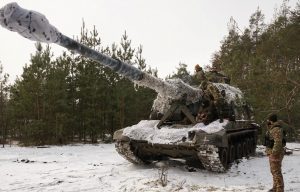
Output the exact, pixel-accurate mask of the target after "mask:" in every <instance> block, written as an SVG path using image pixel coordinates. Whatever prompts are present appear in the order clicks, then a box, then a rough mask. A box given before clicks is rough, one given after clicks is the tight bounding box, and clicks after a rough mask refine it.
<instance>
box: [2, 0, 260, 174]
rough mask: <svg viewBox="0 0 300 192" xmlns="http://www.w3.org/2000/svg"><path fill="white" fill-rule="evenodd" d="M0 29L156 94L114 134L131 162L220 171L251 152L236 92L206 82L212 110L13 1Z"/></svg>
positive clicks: (248, 122) (252, 139)
mask: <svg viewBox="0 0 300 192" xmlns="http://www.w3.org/2000/svg"><path fill="white" fill-rule="evenodd" d="M0 25H2V26H3V27H4V28H7V29H9V30H11V31H14V32H17V33H19V34H20V35H22V36H23V37H25V38H28V39H30V40H34V41H40V42H46V43H56V44H58V45H60V46H63V47H65V48H67V49H69V50H71V51H74V52H76V53H79V54H81V55H83V56H85V57H87V58H90V59H93V60H95V61H97V62H99V63H101V64H103V65H104V66H106V67H109V68H110V69H111V70H112V71H114V72H116V73H118V74H120V75H122V76H124V77H126V78H128V79H130V80H131V81H132V82H134V83H135V84H138V85H140V86H145V87H148V88H150V89H153V90H155V91H156V92H157V98H156V100H155V101H154V103H153V107H152V111H151V115H150V119H149V120H142V121H140V122H139V123H138V124H137V125H132V126H130V127H126V128H124V129H121V130H118V131H116V132H115V134H114V140H115V141H116V150H117V151H118V153H119V154H120V155H122V156H123V157H124V158H125V159H127V160H128V161H130V162H132V163H135V164H143V163H149V162H151V161H156V160H161V159H165V158H181V159H186V160H190V159H192V160H193V161H194V162H196V163H198V164H199V165H200V164H201V165H202V166H203V167H204V168H206V169H208V170H211V171H216V172H224V171H226V170H227V168H228V167H229V166H230V164H231V163H232V162H233V161H234V160H236V159H239V158H242V157H243V156H248V155H251V154H253V153H254V151H255V148H256V140H257V128H258V126H257V125H256V124H255V123H254V120H253V116H252V111H251V108H250V107H249V106H248V105H247V103H246V102H245V101H244V97H243V94H242V92H241V91H240V90H239V89H238V88H235V87H233V86H230V85H228V84H222V83H211V84H210V85H211V86H214V87H215V88H217V90H219V92H220V93H222V97H223V98H224V101H225V102H224V103H223V104H222V106H221V108H220V107H219V109H218V110H217V109H216V106H215V105H214V103H213V102H212V99H211V97H210V95H209V93H207V90H204V89H202V88H199V87H193V86H190V85H188V84H186V83H184V82H183V81H181V80H178V79H177V80H168V81H163V80H161V79H159V78H156V77H154V76H151V75H149V74H147V73H144V72H142V71H140V70H139V69H137V68H135V67H133V66H132V65H129V64H127V63H124V62H122V61H120V60H115V59H113V58H110V57H108V56H106V55H104V54H101V53H99V52H97V51H95V50H93V49H91V48H89V47H87V46H85V45H83V44H80V43H78V42H77V41H75V40H73V39H71V38H69V37H67V36H65V35H64V34H62V33H61V32H59V31H58V30H57V29H56V28H55V27H54V26H52V25H51V24H49V22H48V20H47V19H46V17H45V16H44V15H42V14H40V13H38V12H35V11H30V10H26V9H23V8H21V7H20V6H18V4H17V3H10V4H7V5H6V6H4V7H3V8H2V9H0ZM220 109H221V110H220ZM220 112H221V113H222V119H221V120H219V119H220Z"/></svg>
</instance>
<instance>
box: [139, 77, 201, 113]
mask: <svg viewBox="0 0 300 192" xmlns="http://www.w3.org/2000/svg"><path fill="white" fill-rule="evenodd" d="M135 83H136V84H138V85H141V86H145V87H149V88H151V89H153V90H155V91H156V92H157V93H158V95H157V98H156V99H155V101H154V103H153V106H152V108H153V110H156V111H158V112H160V113H163V114H164V113H165V112H166V111H167V110H168V109H169V108H170V105H171V103H172V102H173V101H174V100H183V101H184V102H185V104H191V103H194V102H197V101H199V99H201V98H202V96H203V92H202V90H201V89H196V88H194V87H191V86H190V85H188V84H186V83H184V82H183V81H182V80H180V79H169V80H167V81H163V80H161V79H158V78H156V77H153V76H150V75H148V74H145V75H144V78H143V79H142V80H141V81H136V82H135Z"/></svg>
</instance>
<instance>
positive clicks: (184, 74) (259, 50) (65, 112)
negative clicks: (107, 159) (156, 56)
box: [0, 1, 300, 145]
mask: <svg viewBox="0 0 300 192" xmlns="http://www.w3.org/2000/svg"><path fill="white" fill-rule="evenodd" d="M228 28H229V30H228V34H227V35H226V37H225V38H224V40H223V41H222V42H221V47H220V50H218V51H216V52H215V53H214V54H213V56H212V59H211V66H213V67H216V68H218V69H219V70H221V71H223V72H224V73H225V74H226V75H228V76H229V77H230V78H231V84H232V85H234V86H237V87H239V88H240V89H241V90H242V91H243V92H244V93H245V96H246V98H247V100H248V101H249V103H250V104H251V105H252V106H253V110H254V112H255V118H256V121H257V122H258V123H259V124H263V123H264V120H265V118H266V117H267V115H268V114H270V113H278V114H279V117H280V119H282V120H283V122H285V123H286V125H287V127H288V130H289V136H290V137H291V138H292V137H294V136H295V135H296V133H297V131H298V130H299V127H300V99H299V98H300V35H299V34H300V5H299V4H298V5H297V6H296V7H295V8H290V7H288V6H287V1H284V2H283V4H282V6H281V8H280V9H279V10H276V12H275V14H274V18H273V20H272V21H271V22H270V23H269V24H266V23H265V21H264V15H263V13H262V11H261V10H260V9H257V10H256V11H255V13H253V14H252V15H251V17H250V19H249V26H248V27H247V28H245V29H243V30H241V29H240V28H239V26H238V24H237V23H236V22H235V20H234V19H233V18H232V19H231V20H230V22H229V24H228ZM77 40H78V41H79V42H81V43H83V44H85V45H87V46H89V47H91V48H93V49H96V50H97V51H99V52H101V53H104V54H106V55H109V56H111V57H113V58H115V59H119V60H122V61H125V62H127V63H130V64H132V65H134V66H135V67H137V68H139V69H140V70H142V71H145V72H147V73H150V74H152V75H155V76H157V70H156V69H155V70H154V69H151V67H149V66H147V64H146V60H145V59H144V57H143V55H142V53H143V49H142V46H139V47H137V48H132V45H131V40H130V39H129V38H128V36H127V34H126V32H125V33H124V35H123V36H122V38H121V42H120V43H119V44H116V43H113V44H112V45H110V46H104V45H103V44H102V41H101V38H100V36H99V34H98V31H97V29H95V28H94V29H92V30H88V29H86V27H85V25H84V23H83V26H82V29H81V34H80V37H79V38H78V39H77ZM0 59H1V58H0ZM191 65H194V64H191ZM208 68H209V67H208ZM169 78H181V79H183V80H184V81H186V82H192V80H193V74H192V73H191V72H189V71H188V70H187V64H184V63H180V64H179V67H178V68H177V70H176V71H175V72H174V73H173V74H171V75H170V76H169ZM155 97H156V93H155V92H154V91H153V90H151V89H148V88H144V87H137V86H135V85H134V84H133V83H132V82H130V81H129V80H127V79H126V78H123V77H121V76H119V75H118V74H116V73H114V72H112V71H111V70H110V69H107V68H105V67H103V66H102V65H101V64H99V63H97V62H94V61H92V60H90V59H87V58H84V57H82V56H80V55H77V54H74V53H73V52H69V51H66V52H63V53H62V54H61V55H60V56H58V57H56V58H54V56H53V54H52V52H51V48H50V46H42V45H41V44H39V43H37V44H36V52H35V53H34V54H32V55H31V59H30V62H29V64H27V65H25V67H24V68H23V73H22V75H21V76H20V77H18V78H17V79H16V81H15V82H14V83H13V84H12V85H9V83H8V74H6V73H5V72H4V70H3V68H2V67H1V65H0V139H1V140H2V143H4V142H5V141H8V140H18V141H20V142H21V143H23V144H24V145H43V144H65V143H70V142H92V143H95V142H97V141H98V140H99V139H103V138H105V135H106V134H112V133H113V132H114V131H115V130H117V129H120V128H123V127H126V126H128V125H132V124H135V123H137V122H139V121H140V120H141V119H147V118H148V116H149V113H150V110H151V106H152V102H153V100H154V99H155Z"/></svg>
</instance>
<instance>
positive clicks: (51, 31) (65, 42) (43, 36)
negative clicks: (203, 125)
mask: <svg viewBox="0 0 300 192" xmlns="http://www.w3.org/2000/svg"><path fill="white" fill-rule="evenodd" d="M0 25H1V26H3V27H4V28H6V29H8V30H10V31H14V32H17V33H19V34H20V35H21V36H23V37H25V38H27V39H30V40H33V41H38V42H45V43H56V44H58V45H60V46H62V47H65V48H67V49H68V50H71V51H74V52H76V53H79V54H81V55H83V56H85V57H87V58H90V59H92V60H95V61H97V62H99V63H101V64H102V65H104V66H107V67H109V68H110V69H111V70H113V71H115V72H116V73H118V74H120V75H122V76H124V77H126V78H128V79H130V80H131V81H133V82H134V83H136V84H138V85H141V86H145V87H148V88H151V89H154V90H155V91H156V92H157V93H158V94H159V95H161V96H163V97H168V98H171V99H175V100H176V99H181V98H183V97H185V98H186V99H187V100H188V101H189V102H193V101H196V100H199V99H200V98H201V96H202V92H201V90H199V89H195V88H193V87H191V86H189V85H187V84H185V83H183V82H179V83H178V81H177V82H176V83H172V82H166V81H163V80H161V79H158V78H156V77H154V76H151V75H149V74H147V73H144V72H143V71H141V70H139V69H137V68H135V67H133V66H132V65H130V64H127V63H125V62H122V61H120V60H116V59H113V58H111V57H109V56H106V55H104V54H102V53H100V52H97V51H95V50H93V49H91V48H89V47H87V46H85V45H83V44H81V43H79V42H77V41H75V40H73V39H72V38H69V37H68V36H66V35H64V34H62V33H61V32H59V30H57V29H56V27H54V26H53V25H51V24H50V23H49V21H48V20H47V18H46V17H45V16H44V15H43V14H41V13H38V12H36V11H31V10H27V9H24V8H21V7H20V6H19V5H18V4H17V3H9V4H7V5H5V6H4V7H3V8H1V9H0Z"/></svg>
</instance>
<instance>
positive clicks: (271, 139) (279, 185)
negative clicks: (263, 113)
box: [265, 114, 285, 192]
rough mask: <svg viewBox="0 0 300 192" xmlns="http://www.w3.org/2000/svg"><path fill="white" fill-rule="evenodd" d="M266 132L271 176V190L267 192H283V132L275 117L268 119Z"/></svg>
mask: <svg viewBox="0 0 300 192" xmlns="http://www.w3.org/2000/svg"><path fill="white" fill-rule="evenodd" d="M267 124H268V130H267V132H266V138H265V145H266V153H267V155H268V156H269V163H270V170H271V173H272V176H273V188H272V189H270V190H269V192H283V191H284V182H283V176H282V172H281V165H282V159H283V156H284V145H285V141H284V137H283V136H284V135H283V130H282V128H281V126H280V124H279V122H278V121H277V115H275V114H273V115H271V116H269V118H268V123H267Z"/></svg>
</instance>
